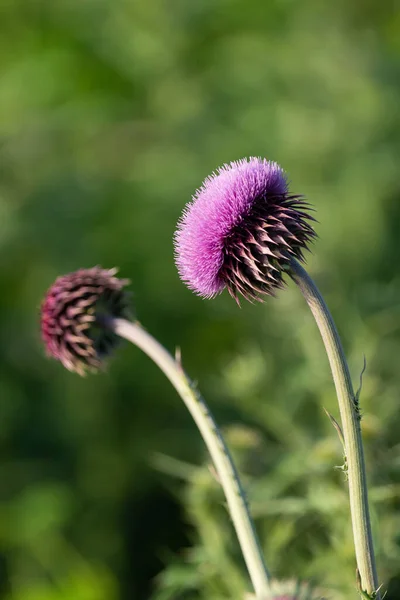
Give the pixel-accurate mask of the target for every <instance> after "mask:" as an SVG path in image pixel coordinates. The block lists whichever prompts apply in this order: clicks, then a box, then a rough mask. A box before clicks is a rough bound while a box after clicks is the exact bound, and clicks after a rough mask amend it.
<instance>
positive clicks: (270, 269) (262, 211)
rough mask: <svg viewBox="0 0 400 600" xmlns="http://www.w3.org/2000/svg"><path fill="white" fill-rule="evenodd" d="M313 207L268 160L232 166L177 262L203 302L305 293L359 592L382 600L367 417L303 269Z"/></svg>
mask: <svg viewBox="0 0 400 600" xmlns="http://www.w3.org/2000/svg"><path fill="white" fill-rule="evenodd" d="M313 221H314V219H313V217H312V216H311V215H310V207H309V205H308V204H307V203H306V202H305V201H304V199H303V198H302V197H301V196H298V195H292V194H291V193H290V192H289V188H288V184H287V179H286V175H285V173H284V171H283V170H282V169H281V167H279V165H277V163H274V162H270V161H267V160H265V159H260V158H250V159H249V160H247V159H243V160H240V161H236V162H232V163H230V164H228V165H224V166H223V167H221V168H220V169H218V171H217V172H216V173H213V174H212V175H211V176H210V177H208V178H207V179H206V180H205V181H204V183H203V185H202V186H201V187H200V188H199V189H198V190H197V191H196V192H195V194H194V196H193V199H192V202H191V203H189V204H188V205H187V207H186V208H185V209H184V211H183V215H182V217H181V219H180V221H179V222H178V227H177V231H176V234H175V259H176V264H177V268H178V271H179V274H180V277H181V279H182V280H183V281H184V282H185V283H186V284H187V286H188V287H189V288H190V289H192V290H193V291H194V292H195V293H197V294H198V295H199V296H202V297H203V298H212V297H214V296H216V295H217V294H219V293H221V292H222V291H223V290H224V289H225V288H226V289H227V290H228V292H229V294H230V295H231V296H232V297H233V298H234V299H235V300H236V301H237V302H239V299H240V296H242V297H244V298H245V299H246V300H250V301H253V300H257V301H260V302H262V301H263V300H264V299H265V296H268V295H274V293H275V291H276V290H277V289H280V288H282V287H283V286H284V283H285V275H286V274H288V275H289V276H290V277H291V278H292V279H293V280H294V281H295V282H296V283H297V285H298V286H299V288H300V290H301V292H302V294H303V296H304V298H305V300H306V302H307V304H308V305H309V307H310V309H311V312H312V314H313V316H314V318H315V320H316V323H317V325H318V328H319V330H320V333H321V336H322V339H323V342H324V345H325V349H326V352H327V355H328V359H329V362H330V367H331V371H332V375H333V379H334V383H335V387H336V393H337V397H338V403H339V410H340V415H341V421H342V429H343V437H344V444H345V452H346V460H347V474H348V482H349V499H350V512H351V519H352V528H353V537H354V546H355V555H356V563H357V570H358V574H359V577H358V580H359V582H360V583H359V592H360V594H361V595H362V596H363V597H369V598H380V593H379V589H378V580H377V573H376V566H375V557H374V550H373V542H372V534H371V524H370V515H369V507H368V492H367V481H366V474H365V464H364V452H363V446H362V437H361V427H360V409H359V404H358V398H357V397H356V396H355V394H354V391H353V386H352V382H351V378H350V373H349V368H348V365H347V362H346V358H345V355H344V352H343V348H342V345H341V342H340V338H339V335H338V332H337V329H336V326H335V324H334V321H333V319H332V316H331V314H330V312H329V310H328V308H327V306H326V304H325V302H324V300H323V298H322V296H321V294H320V292H319V290H318V288H317V287H316V285H315V283H314V282H313V281H312V279H311V278H310V276H309V275H308V274H307V272H306V271H305V269H304V268H303V266H302V265H301V263H302V262H304V253H305V251H306V250H308V248H309V245H310V242H312V241H313V239H314V238H315V232H314V229H313V227H312V222H313Z"/></svg>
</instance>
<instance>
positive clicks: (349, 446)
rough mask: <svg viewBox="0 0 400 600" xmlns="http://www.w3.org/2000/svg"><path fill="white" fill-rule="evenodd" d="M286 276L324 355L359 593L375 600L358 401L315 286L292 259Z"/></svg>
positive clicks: (376, 593)
mask: <svg viewBox="0 0 400 600" xmlns="http://www.w3.org/2000/svg"><path fill="white" fill-rule="evenodd" d="M290 274H291V276H292V278H293V279H294V281H295V282H296V283H297V285H298V286H299V288H300V290H301V292H302V294H303V296H304V298H305V300H306V302H307V304H308V306H309V307H310V309H311V312H312V314H313V316H314V319H315V321H316V323H317V325H318V328H319V331H320V334H321V336H322V340H323V342H324V345H325V349H326V353H327V355H328V359H329V363H330V367H331V371H332V375H333V380H334V383H335V388H336V394H337V398H338V403H339V410H340V416H341V420H342V429H343V436H344V442H345V451H346V459H347V474H348V481H349V497H350V512H351V520H352V526H353V537H354V546H355V553H356V561H357V569H358V572H359V575H360V580H361V591H363V592H366V593H367V594H368V597H370V598H376V599H377V600H379V599H380V593H379V590H378V578H377V572H376V565H375V556H374V548H373V541H372V533H371V521H370V515H369V508H368V491H367V480H366V474H365V461H364V451H363V445H362V437H361V426H360V412H359V407H358V399H357V398H356V397H355V395H354V391H353V385H352V382H351V378H350V372H349V367H348V365H347V361H346V357H345V354H344V351H343V347H342V344H341V341H340V338H339V334H338V331H337V329H336V326H335V323H334V321H333V318H332V316H331V314H330V312H329V310H328V307H327V306H326V304H325V302H324V300H323V298H322V296H321V294H320V292H319V290H318V288H317V286H316V285H315V283H314V282H313V280H312V279H311V277H310V276H309V275H308V273H307V272H306V271H305V269H304V268H303V267H302V266H301V264H300V263H299V262H298V261H297V260H295V259H292V261H291V272H290Z"/></svg>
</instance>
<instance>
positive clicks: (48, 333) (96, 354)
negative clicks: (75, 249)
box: [41, 267, 130, 375]
mask: <svg viewBox="0 0 400 600" xmlns="http://www.w3.org/2000/svg"><path fill="white" fill-rule="evenodd" d="M116 272H117V269H102V268H101V267H93V268H91V269H80V270H79V271H75V272H74V273H68V275H63V276H62V277H59V278H58V279H57V280H56V281H55V282H54V283H53V285H52V286H51V288H50V289H49V290H48V292H47V294H46V297H45V299H44V301H43V303H42V308H41V331H42V339H43V342H44V343H45V346H46V350H47V353H48V355H49V356H52V357H53V358H55V359H57V360H59V361H60V362H61V363H62V364H63V365H64V367H66V368H67V369H69V370H70V371H76V372H77V373H79V374H80V375H84V374H85V371H86V370H87V369H89V370H96V369H98V368H100V367H101V366H102V364H103V360H104V358H106V357H107V356H108V355H109V354H110V353H111V351H112V350H113V348H114V347H115V346H116V345H117V343H118V338H117V336H116V335H115V334H114V333H113V332H112V331H110V330H108V329H107V328H106V327H104V326H103V321H104V319H107V318H110V317H117V318H118V317H122V318H129V317H130V310H129V304H130V302H129V299H130V298H129V295H128V293H127V292H125V291H124V289H123V288H124V287H125V286H126V285H127V284H128V283H129V281H128V280H127V279H118V278H117V277H115V274H116Z"/></svg>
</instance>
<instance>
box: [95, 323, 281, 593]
mask: <svg viewBox="0 0 400 600" xmlns="http://www.w3.org/2000/svg"><path fill="white" fill-rule="evenodd" d="M103 324H104V325H105V326H106V327H108V328H109V329H111V330H112V331H113V332H114V333H116V334H117V335H119V336H120V337H123V338H125V339H126V340H128V341H130V342H132V343H133V344H135V345H136V346H138V347H139V348H140V349H141V350H143V352H145V354H147V355H148V356H149V357H150V358H151V359H152V360H153V361H154V362H155V363H156V364H157V365H158V366H159V367H160V369H161V370H162V371H163V372H164V374H165V375H166V376H167V377H168V379H169V380H170V382H171V383H172V385H173V386H174V388H175V389H176V391H177V392H178V394H179V395H180V397H181V398H182V400H183V401H184V403H185V404H186V407H187V408H188V410H189V412H190V413H191V415H192V417H193V419H194V421H195V422H196V425H197V427H198V428H199V430H200V433H201V435H202V437H203V439H204V441H205V443H206V446H207V448H208V451H209V452H210V455H211V458H212V460H213V462H214V465H215V468H216V470H217V473H218V477H219V480H220V482H221V485H222V488H223V490H224V492H225V496H226V500H227V503H228V507H229V511H230V514H231V517H232V521H233V524H234V526H235V529H236V533H237V536H238V538H239V543H240V546H241V549H242V552H243V556H244V559H245V562H246V565H247V569H248V571H249V574H250V578H251V581H252V583H253V586H254V590H255V592H256V596H257V598H258V599H260V600H262V599H265V598H266V597H267V596H268V591H269V589H270V586H269V577H270V576H269V573H268V570H267V567H266V565H265V562H264V558H263V554H262V551H261V547H260V544H259V541H258V538H257V534H256V531H255V529H254V525H253V522H252V520H251V517H250V514H249V509H248V506H247V502H246V497H245V493H244V490H243V488H242V485H241V483H240V479H239V475H238V473H237V471H236V468H235V465H234V463H233V461H232V458H231V455H230V453H229V450H228V448H227V447H226V445H225V442H224V440H223V437H222V435H221V433H220V431H219V429H218V427H217V425H216V423H215V421H214V418H213V416H212V414H211V413H210V411H209V409H208V407H207V405H206V403H205V401H204V400H203V398H202V397H201V395H200V394H199V392H198V391H197V390H196V389H195V387H194V385H193V383H192V382H191V381H190V379H189V378H188V377H187V375H186V374H185V372H184V370H183V368H182V366H181V364H180V362H179V361H178V360H175V359H174V358H173V357H172V356H171V355H170V354H169V352H167V351H166V350H165V348H164V347H163V346H161V344H160V343H159V342H158V341H157V340H156V339H155V338H154V337H153V336H151V335H150V334H149V333H147V331H145V330H144V329H143V328H142V327H141V325H140V324H139V323H137V322H135V323H131V322H130V321H126V320H125V319H108V320H106V321H105V323H103Z"/></svg>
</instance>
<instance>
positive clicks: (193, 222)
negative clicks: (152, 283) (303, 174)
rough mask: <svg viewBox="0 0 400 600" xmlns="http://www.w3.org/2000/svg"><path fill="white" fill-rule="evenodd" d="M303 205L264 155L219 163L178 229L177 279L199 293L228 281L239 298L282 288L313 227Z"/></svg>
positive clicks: (214, 290)
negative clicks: (285, 274) (287, 273)
mask: <svg viewBox="0 0 400 600" xmlns="http://www.w3.org/2000/svg"><path fill="white" fill-rule="evenodd" d="M307 210H308V204H307V203H306V202H305V201H304V200H303V199H302V198H301V196H296V195H291V194H289V191H288V184H287V181H286V176H285V173H284V171H283V170H282V169H281V167H280V166H279V165H278V164H277V163H275V162H271V161H267V160H266V159H261V158H250V159H248V160H247V159H242V160H239V161H235V162H231V163H230V164H229V165H223V166H222V167H221V168H220V169H218V171H217V172H216V173H213V174H212V175H211V176H210V177H208V178H207V179H206V180H205V181H204V182H203V185H202V186H201V187H200V188H199V189H198V190H197V191H196V192H195V194H194V196H193V200H192V202H191V203H189V204H188V205H187V206H186V208H185V209H184V211H183V215H182V217H181V219H180V220H179V222H178V227H177V231H176V233H175V240H174V242H175V261H176V264H177V267H178V271H179V275H180V277H181V279H182V280H183V281H184V282H185V283H186V284H187V286H188V287H189V288H190V289H192V290H193V291H195V292H196V293H197V294H198V295H199V296H203V297H204V298H212V297H214V296H216V295H217V294H219V293H220V292H222V290H223V289H224V288H225V287H226V288H227V289H228V292H229V293H230V295H231V296H232V297H233V298H235V300H236V301H238V296H239V294H241V295H242V296H244V297H245V298H246V299H247V300H250V301H251V300H260V301H261V298H260V295H262V294H267V295H274V291H275V289H278V288H282V287H283V284H284V281H283V274H284V272H285V271H287V270H288V268H289V264H290V259H291V258H297V259H299V260H304V258H303V252H304V250H305V249H307V247H308V244H309V242H311V241H312V239H313V238H314V237H315V233H314V230H313V228H312V227H311V225H310V224H309V221H313V220H314V219H313V218H312V217H311V216H310V215H309V214H308V213H307Z"/></svg>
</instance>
